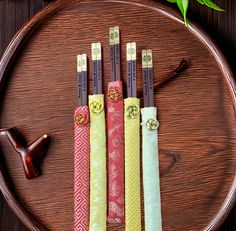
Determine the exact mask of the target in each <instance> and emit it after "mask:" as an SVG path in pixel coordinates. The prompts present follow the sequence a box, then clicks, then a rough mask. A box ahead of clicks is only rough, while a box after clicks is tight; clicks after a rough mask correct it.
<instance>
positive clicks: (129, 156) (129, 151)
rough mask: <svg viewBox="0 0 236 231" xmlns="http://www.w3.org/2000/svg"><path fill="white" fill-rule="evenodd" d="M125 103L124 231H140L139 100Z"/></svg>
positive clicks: (134, 99)
mask: <svg viewBox="0 0 236 231" xmlns="http://www.w3.org/2000/svg"><path fill="white" fill-rule="evenodd" d="M124 102H125V113H124V114H125V115H124V120H125V222H126V229H125V230H126V231H141V230H142V228H141V198H140V196H141V194H140V141H139V139H140V106H139V99H137V98H128V99H125V100H124Z"/></svg>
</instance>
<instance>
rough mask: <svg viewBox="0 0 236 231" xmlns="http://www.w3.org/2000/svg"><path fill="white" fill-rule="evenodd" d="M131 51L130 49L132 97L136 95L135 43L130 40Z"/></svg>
mask: <svg viewBox="0 0 236 231" xmlns="http://www.w3.org/2000/svg"><path fill="white" fill-rule="evenodd" d="M131 48H132V49H131V51H132V60H131V63H132V97H136V96H137V86H136V69H137V67H136V66H137V64H136V43H135V42H132V44H131Z"/></svg>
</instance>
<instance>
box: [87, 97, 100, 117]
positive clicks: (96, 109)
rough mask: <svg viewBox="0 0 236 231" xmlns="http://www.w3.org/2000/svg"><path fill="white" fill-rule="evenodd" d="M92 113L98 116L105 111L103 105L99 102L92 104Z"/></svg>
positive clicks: (95, 101)
mask: <svg viewBox="0 0 236 231" xmlns="http://www.w3.org/2000/svg"><path fill="white" fill-rule="evenodd" d="M89 107H90V111H91V113H92V114H94V115H98V114H99V113H100V112H101V111H102V110H103V104H102V103H101V102H100V101H99V100H93V101H92V102H91V103H90V104H89Z"/></svg>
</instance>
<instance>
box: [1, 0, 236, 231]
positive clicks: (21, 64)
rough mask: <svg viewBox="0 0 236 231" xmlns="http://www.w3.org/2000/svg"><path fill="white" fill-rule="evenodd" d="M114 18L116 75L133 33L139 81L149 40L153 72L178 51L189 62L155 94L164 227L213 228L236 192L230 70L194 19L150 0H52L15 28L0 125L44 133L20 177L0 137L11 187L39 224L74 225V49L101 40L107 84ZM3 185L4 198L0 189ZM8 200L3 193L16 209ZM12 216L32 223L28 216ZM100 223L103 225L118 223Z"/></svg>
mask: <svg viewBox="0 0 236 231" xmlns="http://www.w3.org/2000/svg"><path fill="white" fill-rule="evenodd" d="M115 25H119V26H120V28H121V32H122V66H123V71H122V74H123V78H124V79H125V76H126V68H125V67H126V62H125V44H126V43H127V42H130V41H136V42H137V48H138V85H139V87H141V60H140V54H141V50H142V49H145V48H148V49H152V50H153V55H154V69H155V70H154V71H155V72H154V75H155V79H156V80H157V79H158V78H161V76H164V75H165V74H166V73H168V72H169V70H172V69H173V68H174V67H175V66H176V64H178V63H179V61H180V60H181V59H182V58H185V59H186V60H187V61H189V62H190V65H189V67H188V69H187V70H186V71H184V72H183V73H182V74H181V75H179V77H178V78H177V79H176V80H174V81H172V82H170V83H169V84H168V85H166V86H165V87H163V88H161V89H160V90H159V91H158V93H157V94H156V95H155V102H156V106H157V107H158V111H159V120H160V124H161V126H160V133H159V135H160V138H159V146H160V157H159V158H160V171H161V196H162V215H163V230H185V231H187V230H215V229H217V228H218V227H219V226H220V224H221V223H222V222H223V220H224V219H225V217H226V216H227V214H228V212H229V211H230V209H231V207H232V205H233V204H234V201H235V196H236V174H235V169H236V140H235V137H236V120H235V109H236V99H235V98H236V94H235V85H234V82H233V78H232V74H231V72H230V70H229V67H228V65H227V63H226V62H225V60H224V58H223V57H222V55H221V53H220V52H219V50H218V49H217V48H216V47H215V45H214V44H213V43H212V41H211V40H210V39H209V38H208V37H207V36H206V35H205V34H204V33H203V32H202V31H201V30H200V29H198V28H197V27H196V26H195V25H193V24H191V25H190V27H189V28H187V27H185V26H184V24H183V22H182V20H181V19H180V17H179V16H177V13H176V12H175V11H173V9H171V8H169V7H168V6H165V5H162V4H161V3H158V2H154V1H151V0H145V1H144V0H132V1H130V0H129V1H128V0H122V1H115V0H103V1H102V0H95V1H94V0H93V1H90V0H80V1H76V0H74V1H73V0H63V1H56V2H55V3H52V4H50V5H49V6H48V7H46V8H45V9H43V10H42V11H41V12H40V13H38V14H37V15H36V16H35V17H33V18H32V20H31V21H29V22H28V23H27V24H26V25H25V26H24V27H23V28H22V29H21V30H20V31H19V32H18V34H17V35H16V36H15V37H14V39H13V41H12V42H11V44H10V45H9V47H8V49H7V50H6V52H5V54H4V56H3V59H2V60H1V70H0V81H1V82H0V83H1V84H0V87H1V89H0V90H1V112H0V113H1V120H0V127H13V126H16V127H17V128H19V130H20V131H21V132H22V133H23V134H24V135H25V136H26V137H27V139H28V140H30V141H31V140H33V139H34V138H37V136H39V135H41V134H44V133H47V134H49V135H50V137H51V143H50V147H49V150H48V152H47V156H46V158H45V159H44V162H43V166H42V173H43V174H42V176H40V177H38V178H35V179H33V180H27V179H26V178H25V175H24V172H23V168H22V164H21V161H20V158H19V156H18V155H17V154H16V153H15V151H14V150H13V149H12V147H11V146H10V144H9V143H8V142H6V141H2V140H1V152H2V153H3V154H4V159H5V166H6V169H7V174H8V179H11V181H12V185H13V188H14V193H15V195H17V198H18V201H19V202H20V203H21V204H22V205H23V206H24V207H25V208H26V210H27V211H29V212H30V214H32V215H33V216H34V217H35V218H36V220H38V221H39V222H40V223H42V224H43V226H44V227H45V229H49V230H57V231H59V230H72V229H73V170H74V169H73V111H74V108H75V106H76V77H75V76H76V55H77V54H78V53H84V52H85V53H87V54H88V56H89V57H90V54H91V51H90V44H91V43H92V42H94V41H101V42H102V44H103V48H104V60H105V64H104V72H105V82H106V83H105V89H106V87H107V82H108V80H109V79H110V78H109V73H110V72H109V67H110V65H109V44H108V30H109V27H111V26H115ZM26 41H27V42H26ZM16 54H17V55H16ZM3 81H4V83H3ZM2 190H3V191H5V193H4V195H5V197H7V199H9V198H8V196H7V194H6V189H5V188H2ZM10 203H11V202H10ZM17 206H18V205H17V204H16V202H13V203H11V207H12V208H13V209H14V210H15V212H16V213H17V214H18V215H19V214H20V213H19V212H17V211H18V210H17V209H18V207H17ZM19 216H20V218H21V219H22V220H23V221H24V223H26V224H27V225H28V227H30V228H31V229H35V230H36V225H34V224H33V222H32V223H31V224H29V222H28V223H27V221H26V220H25V219H24V218H22V216H21V215H19ZM108 226H109V228H108V230H124V229H123V228H124V227H125V225H124V224H122V225H108Z"/></svg>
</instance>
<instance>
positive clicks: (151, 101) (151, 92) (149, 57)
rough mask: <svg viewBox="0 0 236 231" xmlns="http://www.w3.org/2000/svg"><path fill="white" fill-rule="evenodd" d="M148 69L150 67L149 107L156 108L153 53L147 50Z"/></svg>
mask: <svg viewBox="0 0 236 231" xmlns="http://www.w3.org/2000/svg"><path fill="white" fill-rule="evenodd" d="M147 67H148V100H149V102H148V103H149V105H148V106H149V107H154V90H153V62H152V51H151V50H147Z"/></svg>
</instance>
